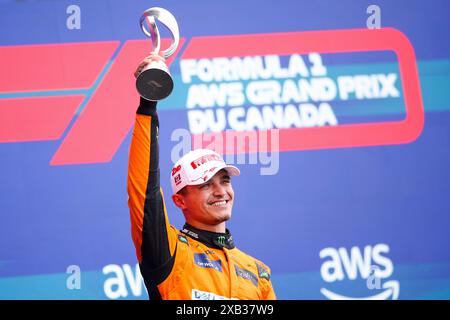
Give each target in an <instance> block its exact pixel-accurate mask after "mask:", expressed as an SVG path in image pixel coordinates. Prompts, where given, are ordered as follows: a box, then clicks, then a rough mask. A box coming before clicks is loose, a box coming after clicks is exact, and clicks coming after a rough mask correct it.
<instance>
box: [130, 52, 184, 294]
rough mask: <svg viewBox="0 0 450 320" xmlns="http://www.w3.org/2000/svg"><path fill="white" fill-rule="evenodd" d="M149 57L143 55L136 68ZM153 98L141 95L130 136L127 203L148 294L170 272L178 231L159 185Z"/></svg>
mask: <svg viewBox="0 0 450 320" xmlns="http://www.w3.org/2000/svg"><path fill="white" fill-rule="evenodd" d="M151 59H152V58H150V59H149V58H146V59H145V60H144V61H143V62H142V63H141V64H140V65H139V67H138V69H137V70H136V73H137V74H138V71H139V69H142V67H143V66H145V64H146V63H149V62H150V60H151ZM158 127H159V121H158V114H157V112H156V102H151V101H147V100H145V99H143V98H141V101H140V105H139V108H138V110H137V113H136V121H135V125H134V129H133V135H132V139H131V147H130V155H129V164H128V183H127V190H128V197H129V198H128V206H129V208H130V219H131V234H132V239H133V242H134V245H135V248H136V255H137V258H138V261H139V265H140V269H141V273H142V276H143V277H144V280H145V284H146V286H147V289H148V291H149V296H150V298H153V299H155V298H158V291H157V290H156V285H158V284H159V283H161V282H162V281H163V280H164V279H165V278H166V277H167V276H168V275H169V273H170V271H171V269H172V266H173V262H174V261H173V260H174V259H173V257H174V253H175V249H176V243H177V233H176V230H175V229H174V228H172V227H171V226H170V224H169V221H168V218H167V213H166V208H165V204H164V199H163V194H162V190H161V187H160V170H159V143H158Z"/></svg>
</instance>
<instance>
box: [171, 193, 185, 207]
mask: <svg viewBox="0 0 450 320" xmlns="http://www.w3.org/2000/svg"><path fill="white" fill-rule="evenodd" d="M172 200H173V203H174V204H175V205H176V206H177V207H178V208H180V209H181V210H184V209H185V208H186V204H185V202H184V197H183V195H181V194H178V193H175V194H174V195H172Z"/></svg>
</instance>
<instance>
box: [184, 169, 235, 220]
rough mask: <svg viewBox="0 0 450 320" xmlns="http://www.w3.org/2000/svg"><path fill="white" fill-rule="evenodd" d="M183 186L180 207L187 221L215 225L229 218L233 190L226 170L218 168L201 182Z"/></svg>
mask: <svg viewBox="0 0 450 320" xmlns="http://www.w3.org/2000/svg"><path fill="white" fill-rule="evenodd" d="M185 188H186V191H185V192H184V194H182V196H183V200H184V201H183V202H184V208H182V209H183V211H184V212H185V215H186V220H187V222H188V223H190V222H191V223H192V222H197V225H198V224H199V223H200V224H202V225H217V224H219V223H222V222H225V221H227V220H228V219H230V218H231V210H232V208H233V199H234V191H233V188H232V186H231V178H230V176H229V175H228V173H227V171H226V170H220V171H219V172H217V173H216V174H215V175H214V176H213V177H212V178H211V179H209V180H208V181H207V182H205V183H203V184H200V185H197V186H186V187H185ZM189 220H191V221H189Z"/></svg>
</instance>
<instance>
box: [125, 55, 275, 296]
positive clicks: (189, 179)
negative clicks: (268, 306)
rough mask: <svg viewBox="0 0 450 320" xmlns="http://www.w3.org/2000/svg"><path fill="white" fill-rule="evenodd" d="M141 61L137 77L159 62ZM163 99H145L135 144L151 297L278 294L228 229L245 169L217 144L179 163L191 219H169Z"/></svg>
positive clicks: (139, 225) (181, 196) (135, 203)
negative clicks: (236, 180)
mask: <svg viewBox="0 0 450 320" xmlns="http://www.w3.org/2000/svg"><path fill="white" fill-rule="evenodd" d="M158 59H163V58H161V57H159V56H150V57H147V58H146V59H144V60H143V61H142V62H141V63H140V65H139V66H138V68H137V70H136V72H135V76H137V75H138V74H139V72H140V70H142V69H143V68H144V67H145V66H146V65H147V64H149V63H150V62H151V61H153V60H158ZM158 127H159V121H158V115H157V112H156V102H151V101H147V100H145V99H143V98H141V101H140V106H139V108H138V110H137V115H136V122H135V126H134V129H133V136H132V141H131V147H130V158H129V166H128V196H129V200H128V205H129V208H130V218H131V232H132V238H133V242H134V245H135V247H136V254H137V258H138V261H139V266H140V269H141V274H142V276H143V278H144V282H145V285H146V287H147V291H148V294H149V297H150V299H183V300H189V299H202V300H216V299H252V300H257V299H275V298H276V297H275V293H274V290H273V287H272V284H271V282H270V269H269V268H268V267H267V266H266V265H264V264H263V263H262V262H260V261H259V260H257V259H255V258H253V257H251V256H249V255H248V254H246V253H244V252H242V251H241V250H239V249H238V248H236V246H235V244H234V241H233V237H232V236H231V233H230V231H229V230H228V229H226V221H228V220H229V219H230V218H231V215H232V209H233V203H234V191H233V188H232V185H231V177H232V176H238V175H239V174H240V172H239V169H238V168H236V167H234V166H230V165H227V164H226V163H225V162H224V161H223V159H222V157H221V156H220V155H219V154H217V153H216V152H214V151H212V150H207V149H197V150H193V151H191V152H189V153H187V154H186V155H185V156H183V157H182V158H181V159H180V160H178V161H177V163H175V165H174V166H173V169H172V172H171V175H170V176H171V185H172V200H173V202H174V203H175V205H176V206H177V207H178V208H180V209H181V211H182V212H183V214H184V217H185V219H186V224H185V225H184V228H183V230H181V231H180V230H177V229H176V228H175V227H173V226H171V225H170V224H169V221H168V217H167V212H166V207H165V204H164V199H163V194H162V190H161V187H160V170H159V147H158Z"/></svg>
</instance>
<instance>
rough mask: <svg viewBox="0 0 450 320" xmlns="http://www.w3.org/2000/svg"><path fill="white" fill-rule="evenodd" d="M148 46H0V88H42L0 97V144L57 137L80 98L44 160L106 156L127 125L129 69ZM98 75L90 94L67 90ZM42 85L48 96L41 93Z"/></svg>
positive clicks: (131, 105) (132, 101)
mask: <svg viewBox="0 0 450 320" xmlns="http://www.w3.org/2000/svg"><path fill="white" fill-rule="evenodd" d="M163 44H164V41H163ZM182 44H183V40H181V44H180V46H179V47H178V49H180V48H181V47H182ZM148 50H149V44H148V41H145V40H130V41H127V42H125V43H124V44H123V46H122V47H120V43H119V42H118V41H109V42H86V43H70V44H50V45H25V46H12V47H0V56H1V57H2V59H1V61H0V70H2V76H1V77H0V93H2V94H5V93H6V94H8V93H10V94H11V95H14V93H17V92H21V93H23V92H31V93H37V92H39V91H43V92H44V93H43V94H41V96H39V95H38V94H34V96H33V97H25V98H23V97H22V98H5V99H0V143H2V142H21V141H40V140H57V139H60V138H61V136H62V135H63V133H64V131H65V130H66V128H67V127H68V126H69V124H70V122H71V121H72V119H73V118H74V115H75V114H76V111H77V110H78V108H79V107H80V106H81V105H82V103H83V102H85V100H87V103H86V106H85V108H84V109H83V110H82V112H81V113H80V115H79V116H78V117H77V118H76V121H75V123H74V124H73V126H72V127H71V128H70V131H69V132H68V133H67V135H66V136H65V139H64V140H63V141H62V143H61V145H60V146H59V148H58V150H57V151H56V153H55V154H54V155H53V158H52V159H51V161H50V164H51V165H65V164H82V163H99V162H109V161H111V160H112V157H113V156H114V154H115V153H116V151H117V149H118V148H119V146H120V144H121V143H122V141H123V140H124V139H125V137H126V135H127V133H128V132H129V130H130V128H131V126H132V124H133V120H134V115H135V112H136V108H137V105H138V100H137V99H136V98H135V97H136V96H137V93H136V89H135V87H134V78H133V71H134V69H135V68H136V66H137V63H138V62H139V61H141V60H142V58H143V57H144V56H145V54H146V53H148ZM117 51H119V52H118V53H117V56H116V57H115V59H114V60H113V61H111V66H110V68H109V69H108V71H107V72H106V74H105V76H104V77H103V78H102V79H97V78H98V77H99V75H100V74H101V72H102V70H104V69H105V68H106V66H107V65H108V63H109V62H110V59H111V58H112V57H113V55H114V54H115V53H116V52H117ZM175 56H176V54H174V55H173V56H172V57H171V58H170V59H168V61H167V63H168V64H170V63H171V62H172V61H173V59H174V57H175ZM98 80H100V84H99V85H98V88H97V89H96V90H95V92H94V93H93V94H92V96H91V97H87V96H86V94H84V93H82V94H73V93H72V92H74V91H76V90H78V91H82V90H83V89H89V88H91V87H92V86H93V85H94V83H95V82H96V81H98ZM48 91H51V92H52V94H51V95H50V94H48V95H45V92H48Z"/></svg>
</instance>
